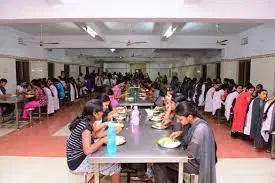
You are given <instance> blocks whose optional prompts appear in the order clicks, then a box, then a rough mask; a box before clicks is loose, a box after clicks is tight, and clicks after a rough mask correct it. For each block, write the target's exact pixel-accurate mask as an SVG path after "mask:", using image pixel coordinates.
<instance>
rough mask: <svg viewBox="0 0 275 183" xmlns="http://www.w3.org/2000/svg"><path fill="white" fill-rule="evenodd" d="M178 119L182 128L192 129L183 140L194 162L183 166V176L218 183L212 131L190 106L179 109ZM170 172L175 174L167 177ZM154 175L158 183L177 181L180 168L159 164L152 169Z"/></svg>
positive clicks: (207, 182) (177, 110)
mask: <svg viewBox="0 0 275 183" xmlns="http://www.w3.org/2000/svg"><path fill="white" fill-rule="evenodd" d="M176 119H177V122H178V123H180V124H181V125H188V124H190V125H191V127H190V129H189V130H188V132H187V134H186V135H184V136H183V138H182V146H183V149H184V150H185V152H186V153H187V154H188V156H189V157H190V158H192V159H191V160H189V161H188V163H186V164H184V172H186V173H189V174H196V175H199V183H216V162H217V155H216V151H217V146H216V142H215V137H214V134H213V131H212V129H211V128H210V127H209V125H208V124H207V122H206V121H204V120H203V119H202V117H201V116H200V114H199V113H198V112H197V110H196V109H195V107H194V106H193V105H192V104H190V103H188V102H181V103H179V104H178V105H177V107H176ZM168 169H169V170H171V171H172V172H171V173H168ZM153 172H154V176H155V182H157V183H167V182H169V181H172V179H173V178H176V179H177V175H178V164H172V163H170V164H168V163H165V164H161V163H160V164H158V163H157V164H154V166H153ZM174 182H177V180H174Z"/></svg>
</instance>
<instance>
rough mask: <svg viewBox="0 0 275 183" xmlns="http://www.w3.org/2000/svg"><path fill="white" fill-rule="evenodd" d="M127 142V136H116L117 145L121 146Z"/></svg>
mask: <svg viewBox="0 0 275 183" xmlns="http://www.w3.org/2000/svg"><path fill="white" fill-rule="evenodd" d="M126 142H127V140H126V138H125V137H123V136H116V145H117V146H120V145H123V144H125V143H126Z"/></svg>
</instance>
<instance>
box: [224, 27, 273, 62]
mask: <svg viewBox="0 0 275 183" xmlns="http://www.w3.org/2000/svg"><path fill="white" fill-rule="evenodd" d="M274 32H275V24H263V25H260V26H257V27H254V28H252V29H249V30H247V31H244V32H242V33H240V34H237V35H236V36H234V37H232V39H229V45H227V46H225V50H224V58H226V59H234V58H241V57H250V56H255V55H264V54H270V53H275V44H274V42H275V36H274ZM245 37H248V44H247V45H240V43H241V39H242V38H245Z"/></svg>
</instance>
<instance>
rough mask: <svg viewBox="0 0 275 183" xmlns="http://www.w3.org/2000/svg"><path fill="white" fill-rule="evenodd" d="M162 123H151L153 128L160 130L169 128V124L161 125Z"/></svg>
mask: <svg viewBox="0 0 275 183" xmlns="http://www.w3.org/2000/svg"><path fill="white" fill-rule="evenodd" d="M160 125H161V123H154V124H152V125H151V127H152V128H154V129H158V130H165V129H166V128H168V126H162V127H161V126H160Z"/></svg>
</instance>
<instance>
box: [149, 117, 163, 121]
mask: <svg viewBox="0 0 275 183" xmlns="http://www.w3.org/2000/svg"><path fill="white" fill-rule="evenodd" d="M150 120H151V121H155V122H160V121H162V118H161V117H159V116H153V117H152V118H151V119H150Z"/></svg>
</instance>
